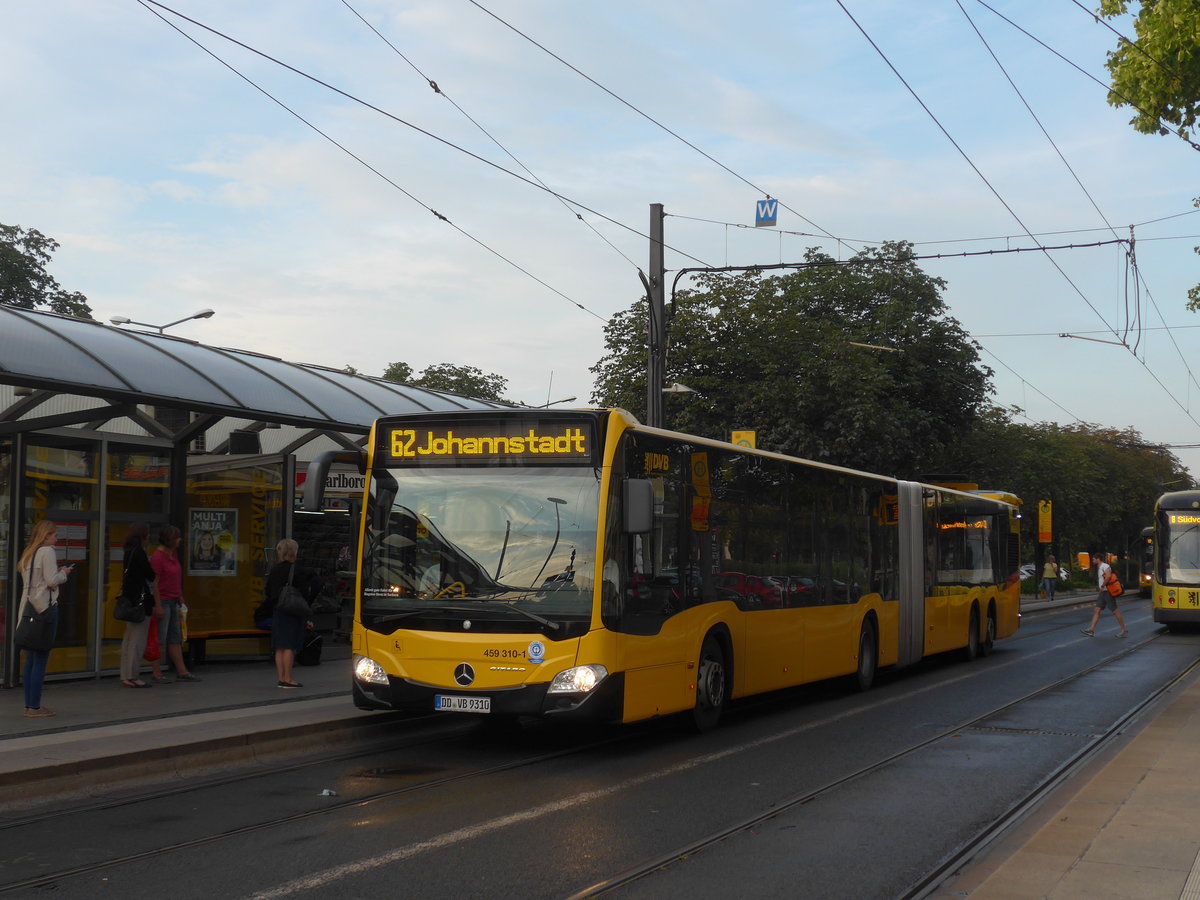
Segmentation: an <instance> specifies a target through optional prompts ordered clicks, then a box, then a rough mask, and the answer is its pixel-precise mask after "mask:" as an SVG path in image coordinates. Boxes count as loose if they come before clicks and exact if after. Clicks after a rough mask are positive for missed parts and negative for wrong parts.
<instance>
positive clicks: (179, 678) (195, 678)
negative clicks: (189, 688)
mask: <svg viewBox="0 0 1200 900" xmlns="http://www.w3.org/2000/svg"><path fill="white" fill-rule="evenodd" d="M175 680H176V681H200V676H199V675H193V674H192V673H191V672H184V673H183V674H182V675H176V676H175Z"/></svg>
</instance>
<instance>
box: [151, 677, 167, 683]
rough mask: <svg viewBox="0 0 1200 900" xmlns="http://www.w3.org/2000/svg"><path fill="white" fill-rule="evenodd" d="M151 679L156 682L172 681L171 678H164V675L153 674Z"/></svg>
mask: <svg viewBox="0 0 1200 900" xmlns="http://www.w3.org/2000/svg"><path fill="white" fill-rule="evenodd" d="M150 680H151V681H153V682H154V683H155V684H170V683H171V679H169V678H164V677H163V676H162V675H151V676H150Z"/></svg>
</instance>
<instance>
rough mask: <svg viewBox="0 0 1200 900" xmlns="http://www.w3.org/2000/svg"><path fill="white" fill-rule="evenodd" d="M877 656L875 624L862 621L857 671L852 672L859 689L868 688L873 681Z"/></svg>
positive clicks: (859, 634)
mask: <svg viewBox="0 0 1200 900" xmlns="http://www.w3.org/2000/svg"><path fill="white" fill-rule="evenodd" d="M878 657H879V648H878V646H877V641H876V639H875V626H874V625H873V624H871V622H870V621H866V622H863V624H862V631H860V632H859V633H858V671H856V672H855V673H854V680H855V683H856V684H857V685H858V689H859V690H860V691H867V690H870V689H871V685H872V684H874V683H875V669H876V666H877V663H878Z"/></svg>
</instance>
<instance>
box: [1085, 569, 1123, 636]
mask: <svg viewBox="0 0 1200 900" xmlns="http://www.w3.org/2000/svg"><path fill="white" fill-rule="evenodd" d="M1092 559H1093V560H1095V561H1096V580H1097V582H1098V585H1099V588H1100V593H1098V594H1097V595H1096V606H1095V608H1094V609H1093V610H1092V624H1091V625H1089V626H1088V627H1087V628H1084V629H1083V633H1084V634H1086V635H1087V636H1088V637H1093V636H1094V635H1095V634H1096V625H1097V624H1099V622H1100V613H1102V612H1103V611H1104V610H1105V608H1108V609H1111V610H1112V614H1113V615H1114V616H1115V617H1116V619H1117V624H1118V625H1120V626H1121V630H1120V631H1118V632H1117V637H1119V638H1123V637H1128V636H1129V629H1128V628H1126V627H1125V619H1124V617H1123V616H1122V615H1121V611H1120V610H1119V609H1117V597H1119V596H1120V595H1121V594H1122V593H1124V591H1120V590H1119V591H1118V592H1117V593H1115V594H1114V593H1113V592H1112V591H1111V590H1109V585H1112V584H1115V585H1116V586H1117V588H1120V582H1119V581H1117V576H1116V575H1114V574H1113V570H1112V567H1111V566H1109V564H1108V563H1106V562H1105V561H1104V556H1103V555H1102V554H1100V553H1093V554H1092Z"/></svg>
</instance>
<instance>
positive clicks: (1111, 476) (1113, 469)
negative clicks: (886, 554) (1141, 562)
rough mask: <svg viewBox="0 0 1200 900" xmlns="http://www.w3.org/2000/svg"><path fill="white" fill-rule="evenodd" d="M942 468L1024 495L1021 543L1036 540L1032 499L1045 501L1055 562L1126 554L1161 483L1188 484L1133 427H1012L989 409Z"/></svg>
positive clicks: (1176, 465)
mask: <svg viewBox="0 0 1200 900" xmlns="http://www.w3.org/2000/svg"><path fill="white" fill-rule="evenodd" d="M949 465H950V466H951V467H953V468H955V469H956V470H958V471H962V472H969V473H970V475H971V479H972V480H973V481H977V482H978V483H979V485H980V487H984V488H996V489H1003V490H1008V491H1011V492H1013V493H1014V494H1016V495H1017V496H1019V497H1021V498H1022V500H1024V517H1023V519H1022V536H1021V542H1022V544H1023V545H1024V546H1025V547H1032V546H1033V545H1034V544H1035V543H1036V542H1037V501H1039V500H1050V501H1052V502H1053V504H1054V508H1053V509H1054V511H1053V525H1054V538H1055V546H1056V548H1057V550H1058V557H1059V562H1060V563H1070V562H1071V557H1072V556H1073V554H1074V553H1077V552H1079V551H1087V550H1090V549H1092V548H1094V547H1102V548H1105V549H1107V550H1109V551H1110V552H1113V553H1124V552H1126V551H1127V550H1128V549H1129V545H1130V542H1131V541H1132V540H1133V538H1135V537H1136V535H1137V534H1138V532H1139V531H1141V529H1142V528H1144V527H1145V526H1147V525H1149V524H1150V522H1151V517H1152V513H1153V510H1154V501H1155V500H1157V499H1158V497H1159V496H1160V495H1161V494H1162V493H1163V492H1164V491H1165V490H1167V488H1166V487H1165V485H1168V484H1171V483H1172V482H1177V481H1180V480H1183V481H1187V482H1188V483H1190V478H1189V477H1188V475H1187V471H1186V469H1185V468H1184V467H1183V464H1182V463H1181V462H1180V461H1179V460H1178V459H1177V458H1176V457H1175V456H1174V454H1172V453H1171V452H1170V451H1168V450H1167V449H1166V448H1164V447H1161V446H1157V445H1154V444H1150V443H1147V442H1146V441H1145V440H1144V439H1143V438H1142V436H1141V434H1139V433H1138V432H1137V431H1135V430H1133V429H1125V430H1119V429H1113V428H1107V427H1102V426H1098V425H1082V424H1081V425H1071V426H1065V427H1064V426H1060V425H1055V424H1049V423H1039V424H1036V425H1017V424H1015V423H1013V422H1012V421H1011V418H1010V414H1009V413H1008V412H1007V411H1005V410H1000V409H996V408H993V409H991V410H989V411H988V412H987V413H986V414H984V415H981V416H980V417H979V419H978V420H977V421H976V425H975V427H974V428H973V429H972V430H971V432H970V433H969V434H968V435H967V436H966V438H965V439H964V440H963V442H962V443H961V444H960V445H959V447H958V448H957V452H956V453H955V455H954V456H953V457H952V458H951V459H950V461H949ZM1029 555H1031V554H1027V556H1029Z"/></svg>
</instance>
